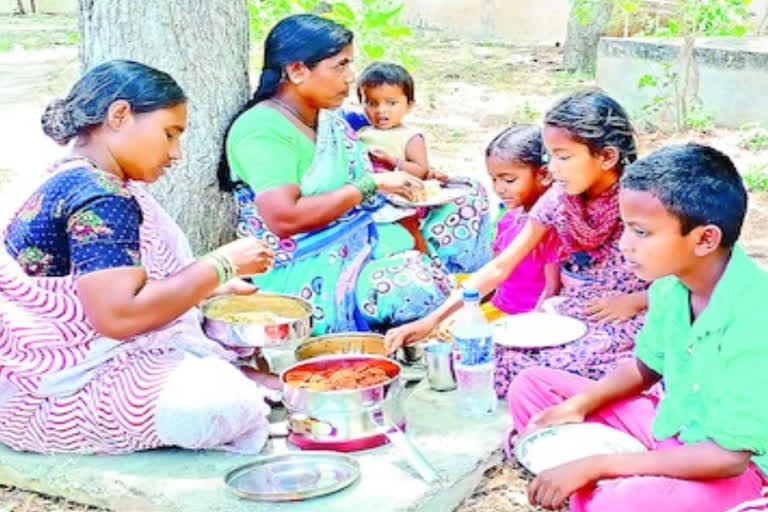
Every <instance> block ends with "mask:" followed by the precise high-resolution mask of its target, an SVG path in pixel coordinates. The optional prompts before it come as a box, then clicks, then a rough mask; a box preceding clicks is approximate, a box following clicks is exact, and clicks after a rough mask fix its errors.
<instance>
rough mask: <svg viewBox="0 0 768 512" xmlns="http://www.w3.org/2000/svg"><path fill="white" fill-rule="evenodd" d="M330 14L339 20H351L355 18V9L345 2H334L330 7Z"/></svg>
mask: <svg viewBox="0 0 768 512" xmlns="http://www.w3.org/2000/svg"><path fill="white" fill-rule="evenodd" d="M331 14H332V15H333V17H334V19H337V20H339V21H348V22H351V21H354V20H355V11H353V10H352V8H351V7H350V6H349V5H347V4H346V3H345V2H335V3H334V4H333V7H332V8H331Z"/></svg>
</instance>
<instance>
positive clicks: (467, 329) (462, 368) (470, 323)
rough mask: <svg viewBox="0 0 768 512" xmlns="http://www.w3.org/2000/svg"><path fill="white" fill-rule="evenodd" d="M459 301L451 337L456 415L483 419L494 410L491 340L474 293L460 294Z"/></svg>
mask: <svg viewBox="0 0 768 512" xmlns="http://www.w3.org/2000/svg"><path fill="white" fill-rule="evenodd" d="M463 300H464V306H463V307H462V308H461V310H459V312H458V313H457V317H456V322H455V323H454V326H453V333H452V334H453V342H454V365H453V368H454V372H455V374H456V384H457V387H458V390H459V392H458V395H459V412H460V413H461V414H462V415H465V416H472V417H477V416H486V415H489V414H492V413H493V412H494V411H495V410H496V403H497V399H496V392H495V391H494V388H493V373H494V358H493V336H492V332H491V326H490V325H488V321H487V320H486V319H485V315H483V312H482V311H481V310H480V294H479V293H478V291H477V290H471V289H467V290H464V293H463Z"/></svg>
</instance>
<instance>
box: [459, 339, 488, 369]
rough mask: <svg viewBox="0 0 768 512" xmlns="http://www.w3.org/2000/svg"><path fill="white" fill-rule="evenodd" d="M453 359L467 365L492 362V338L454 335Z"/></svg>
mask: <svg viewBox="0 0 768 512" xmlns="http://www.w3.org/2000/svg"><path fill="white" fill-rule="evenodd" d="M454 361H455V362H456V363H460V364H463V365H467V366H474V365H478V364H488V363H491V362H493V338H492V337H491V336H486V337H473V338H463V337H458V336H454Z"/></svg>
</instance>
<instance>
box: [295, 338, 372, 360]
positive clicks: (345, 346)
mask: <svg viewBox="0 0 768 512" xmlns="http://www.w3.org/2000/svg"><path fill="white" fill-rule="evenodd" d="M337 354H373V355H380V356H384V355H387V351H386V350H385V349H384V336H383V335H381V334H376V333H372V332H340V333H334V334H325V335H323V336H316V337H314V338H309V339H308V340H306V341H303V342H302V343H301V344H300V345H299V346H298V347H296V351H295V355H296V360H297V361H306V360H307V359H312V358H315V357H322V356H330V355H337Z"/></svg>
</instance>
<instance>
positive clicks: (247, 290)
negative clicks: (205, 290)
mask: <svg viewBox="0 0 768 512" xmlns="http://www.w3.org/2000/svg"><path fill="white" fill-rule="evenodd" d="M257 291H259V289H258V288H256V287H255V286H253V285H252V284H251V283H249V282H247V281H243V280H242V279H240V278H237V279H232V280H231V281H228V282H226V283H224V284H222V285H221V286H219V287H218V288H216V289H215V290H214V291H213V293H212V294H211V297H215V296H216V295H250V294H252V293H256V292H257Z"/></svg>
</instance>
